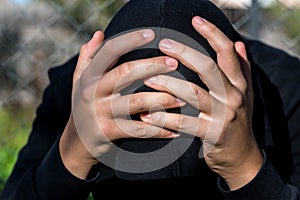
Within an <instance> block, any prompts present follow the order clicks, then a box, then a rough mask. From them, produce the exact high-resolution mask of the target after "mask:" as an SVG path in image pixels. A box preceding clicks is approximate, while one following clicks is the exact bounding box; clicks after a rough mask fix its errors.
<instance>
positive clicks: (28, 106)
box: [0, 0, 300, 192]
mask: <svg viewBox="0 0 300 200" xmlns="http://www.w3.org/2000/svg"><path fill="white" fill-rule="evenodd" d="M212 1H213V2H214V3H216V4H217V6H219V7H220V8H221V9H222V10H223V11H224V13H225V14H226V15H227V16H228V17H229V19H230V20H231V22H232V23H233V24H234V26H235V27H236V29H237V30H238V31H239V32H240V33H242V34H244V35H246V36H248V37H251V38H256V39H260V40H262V41H263V42H265V43H267V44H270V45H272V46H274V47H276V48H280V49H282V50H285V51H286V52H288V53H289V54H291V55H293V56H296V57H299V58H300V1H299V0H212ZM125 2H126V1H125V0H51V1H48V0H0V192H1V190H2V187H3V184H4V183H5V181H6V179H7V177H8V175H9V174H10V172H11V170H12V167H13V164H14V162H15V160H16V158H17V154H18V151H19V150H20V148H21V147H22V146H23V145H24V144H25V143H26V141H27V137H28V134H29V133H30V130H31V123H32V121H33V119H34V116H35V109H36V108H37V106H38V105H39V103H40V102H41V96H42V92H43V90H44V88H45V87H46V86H47V84H48V76H47V71H48V70H49V68H51V67H55V66H57V65H60V64H63V63H64V62H66V61H67V60H68V59H69V58H70V57H71V56H73V55H74V54H76V53H78V52H79V49H80V47H81V45H82V44H84V43H85V42H87V41H88V40H89V39H90V38H91V36H92V34H93V33H94V31H95V30H99V29H100V30H104V29H105V27H106V25H107V23H108V22H109V20H110V19H111V17H112V16H113V14H114V13H115V12H116V11H117V10H118V9H119V8H120V7H121V6H122V5H123V4H124V3H125Z"/></svg>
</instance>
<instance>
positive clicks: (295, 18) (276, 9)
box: [265, 4, 300, 38]
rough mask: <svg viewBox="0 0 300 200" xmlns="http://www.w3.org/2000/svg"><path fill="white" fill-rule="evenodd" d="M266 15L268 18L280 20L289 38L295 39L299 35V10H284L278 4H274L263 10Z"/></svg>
mask: <svg viewBox="0 0 300 200" xmlns="http://www.w3.org/2000/svg"><path fill="white" fill-rule="evenodd" d="M265 12H266V14H268V15H270V18H273V19H281V18H282V22H281V24H282V25H283V26H284V29H285V32H286V33H287V34H288V36H289V37H290V38H295V37H297V36H299V34H300V21H299V19H300V9H299V8H286V7H283V6H282V5H280V4H274V5H273V6H271V7H270V8H267V9H265Z"/></svg>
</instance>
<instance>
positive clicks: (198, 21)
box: [193, 16, 207, 25]
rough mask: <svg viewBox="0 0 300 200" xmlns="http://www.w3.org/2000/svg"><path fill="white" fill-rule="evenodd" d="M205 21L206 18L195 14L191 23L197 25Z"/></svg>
mask: <svg viewBox="0 0 300 200" xmlns="http://www.w3.org/2000/svg"><path fill="white" fill-rule="evenodd" d="M206 22H207V20H206V19H204V18H203V17H200V16H195V17H193V23H195V24H197V25H203V24H205V23H206Z"/></svg>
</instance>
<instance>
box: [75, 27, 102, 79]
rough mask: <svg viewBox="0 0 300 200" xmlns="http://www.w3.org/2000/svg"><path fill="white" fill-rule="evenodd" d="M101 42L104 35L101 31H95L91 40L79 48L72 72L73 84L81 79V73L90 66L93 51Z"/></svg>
mask: <svg viewBox="0 0 300 200" xmlns="http://www.w3.org/2000/svg"><path fill="white" fill-rule="evenodd" d="M103 40H104V33H103V32H102V31H96V32H95V33H94V35H93V37H92V38H91V40H90V41H89V42H87V43H86V44H84V45H83V46H82V47H81V49H80V53H79V57H78V61H77V66H76V68H75V71H74V82H75V81H76V80H78V79H79V78H80V77H81V74H82V72H83V71H84V70H85V69H86V68H87V66H88V65H89V64H90V62H91V59H92V58H93V56H94V53H95V51H96V50H97V48H98V47H99V46H100V45H101V43H102V42H103Z"/></svg>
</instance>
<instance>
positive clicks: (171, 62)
mask: <svg viewBox="0 0 300 200" xmlns="http://www.w3.org/2000/svg"><path fill="white" fill-rule="evenodd" d="M165 63H166V65H168V66H169V67H172V68H174V67H176V66H177V60H175V59H174V58H168V59H166V62H165Z"/></svg>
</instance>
